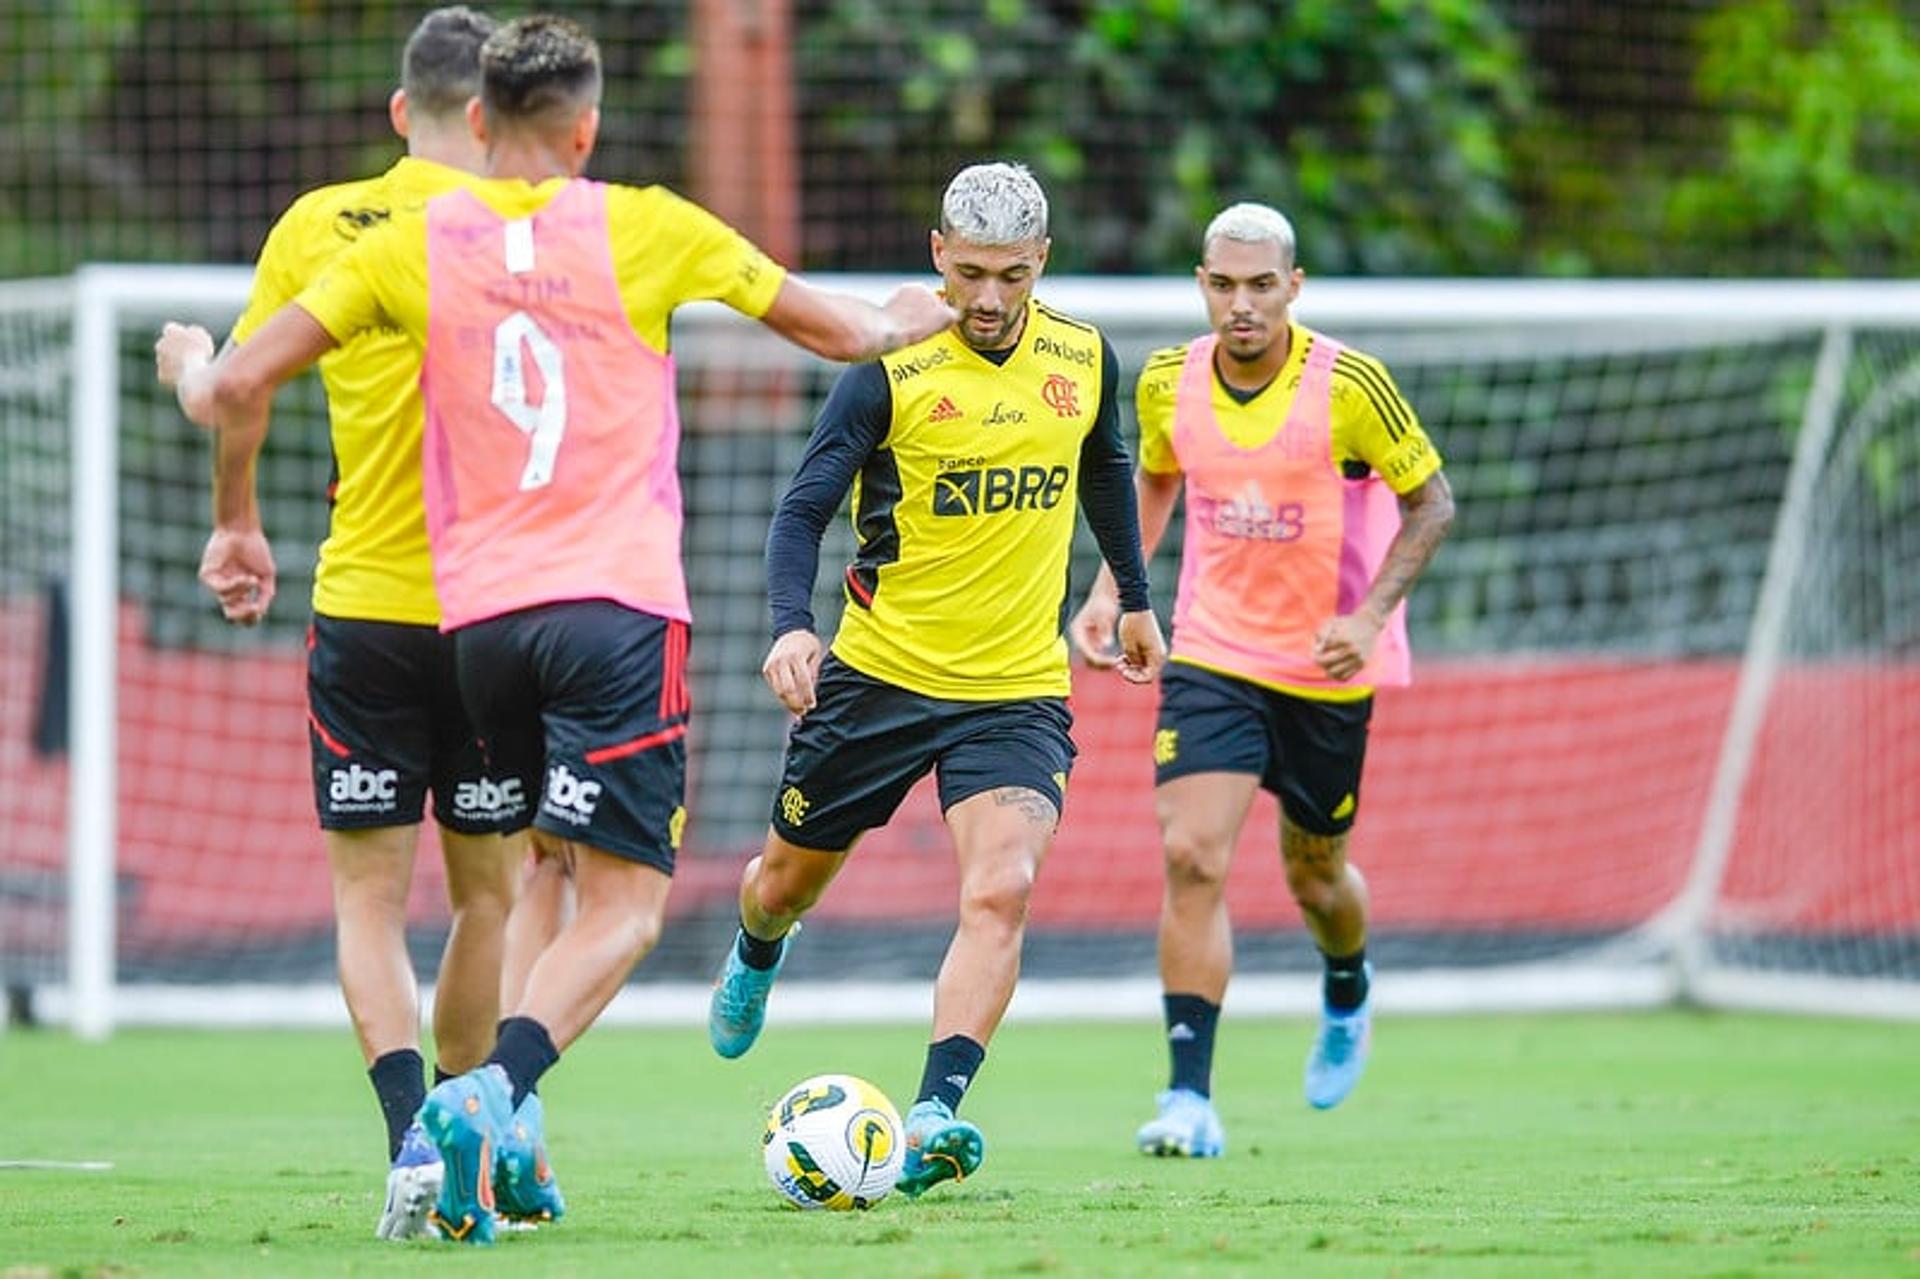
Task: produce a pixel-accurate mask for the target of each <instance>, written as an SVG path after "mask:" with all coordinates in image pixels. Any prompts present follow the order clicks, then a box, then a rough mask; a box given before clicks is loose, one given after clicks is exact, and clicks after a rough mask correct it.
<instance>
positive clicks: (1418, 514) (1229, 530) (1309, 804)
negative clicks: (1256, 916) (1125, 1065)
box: [1072, 204, 1453, 1156]
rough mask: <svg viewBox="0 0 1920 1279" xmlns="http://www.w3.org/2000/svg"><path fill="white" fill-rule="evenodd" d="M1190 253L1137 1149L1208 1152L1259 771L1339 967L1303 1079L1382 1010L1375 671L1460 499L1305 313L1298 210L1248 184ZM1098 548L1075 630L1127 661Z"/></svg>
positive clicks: (1152, 439)
mask: <svg viewBox="0 0 1920 1279" xmlns="http://www.w3.org/2000/svg"><path fill="white" fill-rule="evenodd" d="M1202 258H1203V260H1202V264H1201V266H1200V267H1199V268H1198V270H1197V272H1196V274H1197V275H1198V277H1199V281H1200V289H1201V293H1202V295H1203V296H1204V297H1205V298H1206V303H1207V314H1208V318H1209V319H1210V320H1211V322H1212V324H1213V332H1212V333H1211V334H1209V335H1208V336H1206V337H1203V338H1200V339H1198V340H1196V341H1194V342H1192V343H1189V344H1188V345H1187V346H1185V347H1181V348H1175V349H1173V350H1169V351H1159V352H1156V353H1154V354H1153V355H1152V356H1150V357H1148V360H1147V365H1146V368H1145V370H1144V371H1143V372H1142V374H1141V377H1140V384H1139V387H1138V389H1137V392H1136V396H1135V399H1136V401H1137V404H1138V408H1139V415H1140V430H1141V443H1140V467H1139V470H1138V471H1137V472H1136V473H1135V487H1136V490H1137V492H1138V495H1139V504H1140V525H1141V533H1142V536H1143V539H1144V542H1145V545H1146V547H1147V550H1148V553H1149V554H1151V552H1152V549H1153V547H1154V546H1155V545H1157V544H1158V542H1159V539H1160V535H1161V534H1162V533H1163V532H1164V531H1165V530H1166V526H1167V521H1168V519H1169V517H1170V516H1171V515H1172V512H1173V506H1174V503H1175V500H1176V499H1177V498H1178V497H1179V496H1180V493H1181V490H1182V488H1183V487H1184V489H1185V491H1186V499H1187V500H1186V528H1185V544H1184V548H1183V550H1182V552H1181V570H1180V585H1179V591H1178V595H1177V597H1176V600H1175V604H1174V621H1173V646H1172V652H1171V654H1170V658H1169V662H1168V665H1167V668H1166V672H1165V674H1164V675H1163V676H1162V678H1161V696H1160V718H1159V725H1158V728H1157V731H1156V732H1155V734H1154V743H1153V751H1154V765H1155V774H1156V776H1155V781H1156V789H1155V802H1156V807H1157V809H1158V812H1159V818H1160V833H1161V840H1162V844H1163V847H1164V850H1165V855H1166V875H1167V881H1166V896H1165V899H1164V901H1163V903H1162V907H1161V915H1160V976H1161V982H1162V986H1163V990H1164V998H1165V1013H1166V1023H1167V1042H1168V1048H1169V1052H1170V1055H1171V1057H1172V1070H1171V1081H1170V1083H1169V1086H1168V1088H1167V1090H1166V1091H1165V1092H1163V1093H1161V1094H1160V1098H1159V1113H1158V1114H1157V1115H1156V1116H1155V1117H1154V1119H1153V1120H1151V1121H1150V1122H1148V1123H1147V1124H1146V1125H1145V1126H1143V1127H1142V1128H1141V1129H1140V1132H1139V1134H1138V1137H1137V1141H1138V1144H1139V1146H1140V1148H1141V1149H1142V1150H1143V1151H1146V1152H1147V1153H1150V1154H1157V1155H1187V1156H1212V1155H1218V1154H1221V1153H1222V1152H1223V1150H1224V1148H1225V1135H1224V1132H1223V1130H1222V1128H1221V1125H1220V1121H1219V1118H1218V1117H1217V1116H1216V1114H1215V1113H1214V1109H1213V1103H1212V1100H1211V1093H1212V1089H1211V1074H1212V1064H1213V1042H1214V1028H1215V1026H1216V1024H1217V1022H1218V1019H1219V1014H1220V1004H1221V1001H1222V1000H1223V998H1224V997H1225V994H1226V987H1227V980H1228V978H1229V976H1230V975H1231V972H1232V967H1233V934H1232V928H1231V924H1230V921H1229V919H1228V915H1227V907H1226V899H1225V896H1224V892H1223V890H1224V887H1225V883H1226V876H1227V869H1228V867H1229V865H1230V864H1231V863H1232V859H1233V849H1234V845H1235V843H1236V842H1237V841H1238V839H1239V836H1240V828H1241V826H1242V825H1243V824H1244V823H1245V821H1246V816H1247V809H1248V807H1249V806H1250V805H1251V804H1252V802H1253V796H1254V792H1255V790H1256V789H1259V788H1265V789H1267V790H1269V791H1272V792H1273V793H1274V794H1275V795H1277V796H1278V797H1279V800H1280V808H1281V831H1280V851H1281V855H1282V857H1283V858H1284V860H1285V862H1286V870H1287V885H1288V887H1289V889H1290V890H1291V891H1292V893H1293V897H1294V900H1295V901H1296V902H1297V903H1298V904H1299V907H1300V910H1301V914H1302V915H1303V916H1304V918H1305V920H1306V923H1307V927H1308V930H1309V931H1310V932H1311V933H1312V934H1313V939H1314V941H1315V943H1316V944H1317V945H1318V946H1319V948H1320V951H1321V954H1322V957H1323V961H1324V968H1325V977H1324V981H1323V987H1322V989H1323V994H1324V1003H1323V1014H1322V1017H1321V1023H1320V1031H1319V1034H1318V1035H1317V1036H1316V1037H1315V1040H1314V1045H1313V1049H1312V1052H1311V1053H1310V1054H1309V1055H1308V1058H1307V1068H1306V1079H1305V1088H1306V1095H1307V1100H1308V1102H1310V1103H1311V1104H1312V1105H1313V1106H1315V1107H1317V1108H1320V1109H1325V1108H1327V1107H1330V1106H1334V1105H1337V1104H1339V1102H1340V1101H1341V1100H1342V1099H1343V1098H1345V1097H1346V1095H1347V1094H1348V1093H1349V1092H1350V1091H1351V1090H1352V1088H1353V1086H1354V1084H1355V1083H1357V1082H1358V1081H1359V1078H1360V1074H1361V1071H1362V1069H1363V1068H1364V1067H1365V1065H1366V1059H1367V1051H1368V1047H1369V1041H1370V1032H1371V1025H1372V1020H1371V1003H1370V1000H1369V997H1368V996H1369V989H1368V985H1369V980H1370V977H1371V973H1372V968H1371V965H1369V964H1368V962H1367V958H1366V934H1367V891H1366V882H1365V881H1364V880H1363V879H1362V878H1361V876H1360V872H1359V870H1358V868H1356V867H1354V866H1352V865H1350V864H1349V863H1348V861H1347V855H1346V853H1347V832H1348V831H1349V829H1350V828H1351V827H1352V825H1353V820H1354V815H1355V813H1356V812H1357V810H1358V805H1359V798H1360V773H1361V765H1362V763H1363V761H1364V759H1365V756H1366V745H1367V723H1368V720H1369V718H1370V717H1371V714H1372V709H1373V690H1374V688H1375V687H1376V686H1379V685H1394V684H1405V683H1406V682H1407V681H1408V679H1409V677H1410V668H1409V663H1408V656H1407V633H1406V620H1405V607H1404V600H1405V598H1406V595H1407V592H1408V590H1409V589H1410V588H1411V587H1412V585H1413V583H1414V581H1415V579H1417V578H1418V577H1419V576H1420V573H1421V571H1422V570H1423V569H1425V567H1426V565H1427V562H1428V561H1429V560H1430V559H1431V558H1432V556H1433V553H1434V550H1435V548H1437V547H1438V546H1439V544H1440V542H1441V539H1443V538H1444V537H1445V536H1446V533H1447V529H1448V528H1449V526H1450V525H1451V524H1452V521H1453V494H1452V491H1451V489H1450V488H1449V487H1448V484H1447V480H1446V477H1445V476H1444V475H1442V474H1441V472H1440V456H1439V454H1438V452H1437V451H1435V449H1434V447H1433V445H1432V443H1431V441H1429V440H1428V439H1427V436H1426V434H1425V432H1423V431H1422V430H1421V429H1420V423H1419V421H1418V419H1416V418H1415V416H1414V414H1413V410H1412V409H1411V408H1409V407H1408V405H1407V403H1406V401H1405V400H1403V399H1402V398H1401V397H1400V393H1399V391H1398V390H1397V389H1396V388H1395V387H1394V385H1393V381H1392V379H1391V378H1390V377H1389V376H1388V375H1387V371H1386V369H1385V368H1384V367H1383V366H1382V365H1381V364H1380V363H1379V362H1378V361H1376V360H1374V359H1372V358H1370V357H1368V356H1365V355H1362V354H1360V353H1359V352H1357V351H1352V350H1349V349H1348V348H1347V347H1345V346H1343V345H1341V344H1340V343H1338V342H1336V341H1334V340H1333V339H1331V338H1329V337H1327V336H1326V335H1325V334H1320V333H1315V332H1313V331H1312V330H1309V329H1306V328H1303V327H1301V326H1300V325H1298V324H1295V323H1293V321H1292V319H1291V318H1290V316H1289V308H1290V307H1291V306H1292V304H1293V300H1294V298H1295V297H1296V296H1297V294H1298V293H1299V289H1300V284H1301V280H1302V279H1303V275H1302V273H1301V271H1300V270H1299V268H1298V267H1296V266H1295V265H1294V239H1293V228H1292V226H1291V225H1289V224H1288V222H1287V220H1286V219H1285V218H1284V217H1282V216H1281V215H1280V214H1279V213H1278V212H1277V211H1275V210H1273V209H1270V208H1267V207H1266V206H1264V205H1257V204H1238V205H1234V206H1233V207H1232V208H1229V209H1227V210H1226V211H1224V212H1223V213H1221V214H1220V215H1219V216H1218V217H1216V218H1215V219H1214V220H1213V222H1212V223H1211V224H1210V225H1209V226H1208V228H1207V233H1206V236H1205V238H1204V240H1203V243H1202ZM1117 608H1118V604H1117V601H1116V597H1115V594H1114V587H1113V582H1112V578H1111V575H1110V574H1109V573H1108V572H1107V571H1106V570H1104V569H1103V570H1102V571H1101V574H1100V577H1099V579H1098V580H1097V581H1096V582H1095V583H1094V586H1093V589H1092V590H1091V592H1090V593H1089V594H1088V598H1087V603H1086V605H1085V606H1084V607H1083V608H1082V609H1081V611H1080V613H1079V614H1078V616H1076V617H1075V619H1074V622H1073V626H1072V631H1073V636H1074V643H1075V646H1076V647H1077V648H1078V649H1079V650H1080V652H1081V653H1082V654H1083V656H1085V657H1086V659H1087V660H1088V661H1089V662H1090V663H1092V664H1094V665H1096V666H1103V665H1110V664H1111V662H1112V658H1111V657H1110V656H1109V655H1108V651H1107V645H1108V643H1109V642H1110V638H1111V636H1112V634H1113V627H1114V617H1115V615H1116V612H1117Z"/></svg>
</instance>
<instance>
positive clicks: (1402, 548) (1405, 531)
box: [1366, 471, 1453, 617]
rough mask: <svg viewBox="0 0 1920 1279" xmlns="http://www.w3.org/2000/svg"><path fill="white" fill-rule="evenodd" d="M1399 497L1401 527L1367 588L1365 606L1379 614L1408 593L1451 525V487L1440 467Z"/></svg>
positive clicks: (1382, 615) (1384, 613)
mask: <svg viewBox="0 0 1920 1279" xmlns="http://www.w3.org/2000/svg"><path fill="white" fill-rule="evenodd" d="M1400 501H1401V512H1402V516H1403V521H1402V523H1401V525H1400V531H1399V532H1398V533H1396V534H1394V536H1393V541H1392V543H1391V544H1390V545H1389V546H1388V547H1387V554H1386V558H1385V559H1383V560H1382V561H1381V563H1380V571H1379V572H1378V573H1376V574H1374V578H1373V585H1372V586H1371V587H1370V588H1369V589H1368V591H1367V600H1366V606H1367V607H1369V608H1373V609H1376V610H1378V612H1379V615H1380V616H1381V617H1385V616H1386V615H1387V614H1388V613H1391V612H1392V611H1393V610H1394V607H1395V606H1396V605H1398V604H1399V603H1400V601H1401V600H1403V599H1405V598H1406V597H1407V592H1408V591H1410V590H1412V589H1413V584H1414V583H1415V582H1416V581H1418V580H1419V578H1420V574H1421V573H1423V572H1425V571H1426V567H1427V563H1428V561H1430V560H1431V559H1433V553H1434V552H1435V551H1436V550H1438V549H1439V548H1440V543H1441V541H1442V540H1443V539H1444V538H1445V537H1446V536H1447V530H1449V529H1451V528H1452V527H1453V489H1452V487H1451V486H1449V485H1448V483H1447V477H1446V476H1445V474H1443V473H1441V472H1439V471H1435V472H1434V473H1433V475H1432V476H1431V477H1430V478H1429V479H1428V480H1427V482H1426V483H1424V484H1422V485H1421V486H1420V487H1419V488H1417V489H1415V490H1413V492H1411V493H1408V494H1406V495H1404V496H1403V497H1402V498H1401V499H1400Z"/></svg>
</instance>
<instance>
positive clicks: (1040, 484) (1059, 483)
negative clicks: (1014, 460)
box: [933, 466, 1068, 516]
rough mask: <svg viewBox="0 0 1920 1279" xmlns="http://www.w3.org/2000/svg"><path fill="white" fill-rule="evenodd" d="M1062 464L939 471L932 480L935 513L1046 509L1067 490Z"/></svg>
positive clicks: (978, 512)
mask: <svg viewBox="0 0 1920 1279" xmlns="http://www.w3.org/2000/svg"><path fill="white" fill-rule="evenodd" d="M1067 479H1068V472H1067V468H1066V467H1064V466H980V467H956V468H954V469H950V470H946V471H943V472H942V473H941V474H940V475H938V476H936V477H935V478H934V481H933V513H934V514H935V515H958V516H967V515H1000V514H1002V513H1004V512H1007V511H1050V510H1052V509H1053V508H1054V507H1056V506H1058V505H1060V499H1061V498H1062V497H1063V496H1064V495H1065V494H1066V491H1067Z"/></svg>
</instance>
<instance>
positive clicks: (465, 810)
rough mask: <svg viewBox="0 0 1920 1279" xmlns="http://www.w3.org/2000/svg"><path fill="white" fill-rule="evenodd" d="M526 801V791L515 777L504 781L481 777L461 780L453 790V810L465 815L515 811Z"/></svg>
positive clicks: (478, 815)
mask: <svg viewBox="0 0 1920 1279" xmlns="http://www.w3.org/2000/svg"><path fill="white" fill-rule="evenodd" d="M526 802H527V796H526V792H525V791H524V790H522V789H521V787H520V779H519V778H517V777H509V778H508V779H507V780H506V781H504V782H496V781H494V780H493V779H492V778H491V777H483V778H481V779H480V780H479V781H477V782H461V783H460V784H459V785H458V786H456V787H454V790H453V811H454V812H456V813H459V814H461V815H462V816H467V817H482V816H492V815H494V814H497V813H517V812H519V811H520V809H521V807H522V806H523V805H524V804H525V803H526Z"/></svg>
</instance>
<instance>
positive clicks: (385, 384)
mask: <svg viewBox="0 0 1920 1279" xmlns="http://www.w3.org/2000/svg"><path fill="white" fill-rule="evenodd" d="M471 180H472V179H471V178H470V177H469V176H468V175H467V174H465V173H463V172H461V171H460V170H458V169H452V168H448V167H447V166H445V165H441V164H435V163H433V162H432V161H430V160H419V159H415V158H413V157H411V156H409V157H407V158H406V159H403V160H401V161H400V162H399V163H398V164H395V165H394V166H393V167H392V168H391V169H388V170H387V171H386V172H385V173H382V174H380V175H379V176H378V177H373V178H365V179H362V180H360V181H357V182H340V183H336V184H334V185H332V186H325V187H321V188H319V189H318V190H315V191H309V192H308V193H307V194H305V195H303V196H301V197H300V198H299V199H298V200H296V201H294V203H293V205H292V206H291V207H290V208H288V210H287V211H286V213H284V214H283V215H281V218H280V220H279V221H278V222H276V223H275V224H274V227H273V230H272V231H271V232H269V233H268V235H267V242H266V244H265V246H263V247H262V248H261V250H260V260H259V262H258V263H257V264H256V265H255V267H254V273H253V292H252V294H251V295H250V296H249V297H248V299H247V309H246V311H245V312H243V313H242V314H241V316H240V318H239V320H238V321H236V322H235V324H234V326H233V339H234V341H236V342H245V341H246V340H247V339H248V338H249V337H251V336H252V335H253V334H254V333H256V332H257V331H259V329H260V327H261V326H262V325H264V324H265V323H266V322H267V321H268V320H269V319H271V318H272V317H273V314H274V312H276V311H278V310H279V309H280V308H281V307H283V306H285V305H286V304H287V303H288V302H291V301H293V299H294V298H295V297H297V296H299V294H300V292H301V290H303V289H304V288H306V287H307V285H308V283H310V282H311V281H312V280H313V279H314V277H315V276H316V275H318V274H319V273H320V272H321V271H322V270H323V269H324V268H325V267H326V266H327V264H328V263H330V262H331V261H333V259H334V258H336V257H338V256H339V255H340V254H341V253H343V252H345V251H346V250H348V249H350V248H352V247H353V246H354V244H355V243H357V242H358V241H359V240H360V239H361V238H362V236H363V235H365V234H367V233H368V232H370V231H372V230H374V229H376V228H378V227H381V226H383V225H385V224H386V223H387V222H388V221H389V220H390V219H391V218H392V217H393V216H394V214H395V212H396V210H399V209H403V208H416V209H417V208H424V207H425V205H426V202H427V200H429V199H431V198H432V197H433V196H436V195H439V194H440V193H442V192H444V191H451V190H453V189H454V188H455V187H457V186H459V185H460V184H461V183H463V182H468V181H471ZM320 380H321V383H322V384H323V385H324V386H325V387H326V392H327V416H328V420H329V423H330V432H331V437H332V446H333V469H334V480H333V484H332V485H331V486H330V491H329V496H330V498H331V501H332V506H333V509H332V511H331V513H330V516H329V519H328V524H327V537H326V540H325V541H323V542H322V543H321V544H320V563H319V565H318V567H317V568H316V569H315V572H314V580H313V608H314V611H315V612H317V613H323V614H325V615H326V616H328V617H341V618H355V619H359V620H363V621H377V622H406V623H413V624H417V625H427V626H431V625H434V624H436V623H437V622H439V620H440V605H439V602H438V601H437V600H436V599H435V597H434V591H433V572H432V566H431V561H430V560H429V559H428V557H427V524H426V516H425V513H424V511H423V509H422V506H421V497H420V431H421V409H420V350H419V348H418V347H417V346H416V345H414V343H413V342H411V341H410V340H408V338H407V336H406V335H405V334H404V333H401V332H400V331H399V330H397V329H393V328H385V329H375V330H371V331H369V332H366V333H362V334H360V335H358V336H357V337H355V338H354V339H353V340H352V341H350V342H348V343H346V344H345V345H343V346H341V347H339V348H338V349H336V350H333V351H330V352H328V353H327V354H326V355H325V356H324V357H322V359H321V360H320Z"/></svg>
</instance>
